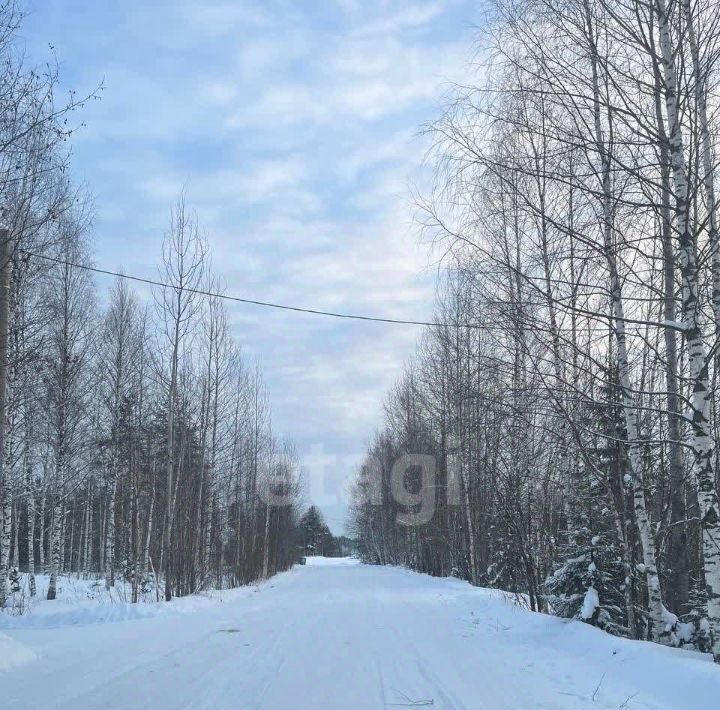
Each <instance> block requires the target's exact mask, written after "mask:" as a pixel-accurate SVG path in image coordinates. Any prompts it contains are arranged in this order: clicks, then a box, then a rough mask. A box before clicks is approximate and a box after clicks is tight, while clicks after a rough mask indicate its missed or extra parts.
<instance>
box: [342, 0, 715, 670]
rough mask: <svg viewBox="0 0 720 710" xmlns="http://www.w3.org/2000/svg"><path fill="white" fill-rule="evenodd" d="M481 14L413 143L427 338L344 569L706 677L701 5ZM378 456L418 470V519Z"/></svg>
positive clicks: (709, 241)
mask: <svg viewBox="0 0 720 710" xmlns="http://www.w3.org/2000/svg"><path fill="white" fill-rule="evenodd" d="M488 12H489V15H488V17H487V18H486V22H485V28H484V29H483V31H482V34H481V37H480V43H479V45H480V50H479V51H478V53H477V54H476V58H475V66H476V68H477V71H476V72H475V79H474V80H473V81H472V82H469V83H468V84H467V85H464V86H457V87H455V88H454V90H453V91H452V92H451V97H450V100H449V101H448V104H447V106H446V109H445V110H444V112H443V113H442V115H441V116H440V117H439V118H438V119H437V120H436V121H435V122H434V123H433V124H432V125H430V126H429V127H428V133H429V134H430V135H431V137H432V139H433V145H434V150H433V152H432V153H431V156H432V160H433V162H434V164H435V166H436V176H437V179H436V181H435V186H434V188H433V189H432V190H431V192H430V194H428V195H427V196H426V197H424V198H423V199H421V200H420V201H419V214H420V219H421V221H422V224H423V227H424V229H425V230H426V235H428V236H429V237H430V238H432V239H433V240H434V243H435V244H436V245H438V246H439V247H440V248H441V249H442V253H443V255H444V257H443V258H444V262H443V266H444V268H443V269H442V270H441V272H440V273H441V277H440V279H439V283H438V289H437V294H438V295H437V308H436V319H437V321H438V324H439V325H438V326H437V327H430V328H428V329H426V332H425V333H424V335H423V336H422V338H421V340H420V342H419V345H418V349H417V354H416V355H415V356H414V358H413V359H412V360H411V361H410V362H409V363H408V364H407V367H406V371H405V373H404V375H403V376H402V378H401V379H400V381H399V382H398V383H397V384H396V386H395V387H394V388H393V390H392V391H391V392H390V394H389V395H388V398H387V402H386V407H385V421H384V424H383V426H382V427H381V429H380V430H379V431H378V433H377V434H376V436H375V437H374V439H373V442H372V444H371V446H370V448H369V451H368V454H367V459H366V462H365V464H364V465H363V466H362V469H361V471H360V475H359V477H358V480H357V483H356V489H355V502H354V505H353V508H352V519H353V525H354V529H355V531H356V534H357V535H358V537H359V539H360V543H361V547H362V554H363V556H364V558H365V559H366V560H369V561H372V562H376V563H381V564H404V565H407V566H409V567H412V568H413V569H417V570H421V571H426V572H429V573H431V574H437V575H447V574H456V575H458V576H460V577H463V578H465V579H467V580H470V581H471V582H472V583H473V584H478V585H488V586H495V587H499V588H502V589H506V590H511V591H515V592H518V593H519V594H520V595H521V597H522V598H523V599H524V600H526V601H527V604H528V605H529V606H530V607H531V608H532V609H535V610H540V611H546V612H549V613H553V614H557V615H560V616H565V617H574V618H579V619H583V620H584V621H587V622H589V623H593V624H596V625H598V626H600V627H602V628H604V629H606V630H608V631H610V632H612V633H616V634H620V635H624V636H628V637H631V638H647V639H651V640H654V641H657V642H661V643H668V644H675V645H681V644H683V645H692V646H694V647H696V648H700V649H703V650H707V651H711V652H712V653H713V655H714V658H715V660H716V661H720V510H719V508H718V497H717V490H718V473H717V472H718V465H719V464H720V462H719V461H718V446H717V441H718V428H719V426H720V417H719V416H718V413H717V408H718V404H720V400H718V388H717V384H718V375H719V374H720V369H719V368H718V343H719V342H720V340H719V339H718V334H719V333H720V245H719V238H718V229H719V227H718V204H717V195H716V192H717V188H716V185H715V177H716V176H717V175H718V164H717V157H716V152H717V129H718V121H717V119H718V99H717V88H718V82H717V79H718V70H717V64H718V59H719V58H720V54H719V46H718V45H719V40H720V6H719V5H718V3H712V2H695V1H694V0H670V1H668V0H493V2H492V3H491V5H490V8H489V11H488ZM404 453H421V454H429V455H431V456H432V457H433V458H434V461H435V462H436V469H435V478H436V480H435V482H434V509H433V510H434V514H433V515H432V518H431V519H430V520H429V522H427V523H426V524H423V525H402V524H399V523H398V521H397V515H398V513H399V512H401V511H403V510H406V509H407V506H402V505H400V504H399V503H398V502H397V501H396V500H394V498H393V495H391V473H392V467H393V464H394V462H395V461H397V459H398V457H400V456H401V455H402V454H404ZM415 473H417V472H415ZM415 473H414V472H413V470H412V469H410V470H408V471H407V472H406V476H405V478H406V481H405V482H406V484H407V486H408V488H409V490H411V491H416V490H417V486H418V485H420V482H419V478H418V476H417V475H415ZM413 486H415V488H413ZM373 491H375V492H377V491H379V492H380V493H381V494H382V495H380V497H376V496H375V493H373ZM448 492H450V493H451V495H450V497H449V498H448ZM410 500H411V502H413V503H417V501H415V500H414V499H412V498H411V499H410ZM411 507H412V506H411ZM416 507H417V505H416Z"/></svg>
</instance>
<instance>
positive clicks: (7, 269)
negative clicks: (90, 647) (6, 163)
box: [0, 226, 12, 607]
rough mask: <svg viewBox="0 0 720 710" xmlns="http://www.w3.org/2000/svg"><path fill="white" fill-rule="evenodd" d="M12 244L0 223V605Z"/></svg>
mask: <svg viewBox="0 0 720 710" xmlns="http://www.w3.org/2000/svg"><path fill="white" fill-rule="evenodd" d="M11 269H12V244H11V237H10V230H9V229H8V228H7V227H5V226H0V515H2V523H0V607H3V606H5V602H6V600H7V597H8V591H9V589H8V583H9V579H8V572H9V563H10V559H9V558H10V513H11V507H10V493H9V491H8V486H7V480H6V479H7V471H6V470H5V434H6V431H5V429H6V425H7V369H8V368H7V351H8V341H9V335H8V331H9V326H10V277H11Z"/></svg>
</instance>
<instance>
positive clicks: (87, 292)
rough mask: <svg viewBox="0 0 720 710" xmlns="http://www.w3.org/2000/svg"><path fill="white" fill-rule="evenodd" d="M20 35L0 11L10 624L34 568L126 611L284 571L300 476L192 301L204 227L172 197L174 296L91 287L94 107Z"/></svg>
mask: <svg viewBox="0 0 720 710" xmlns="http://www.w3.org/2000/svg"><path fill="white" fill-rule="evenodd" d="M21 23H22V13H21V11H20V10H19V8H18V6H17V5H16V3H15V2H13V0H7V1H6V2H2V3H0V195H1V197H0V208H2V216H1V217H0V219H1V221H2V230H0V235H2V244H0V247H1V249H0V253H1V254H2V261H1V263H0V333H2V335H0V383H1V384H0V450H1V451H2V452H3V455H0V607H7V608H13V609H15V610H19V611H22V607H23V605H24V604H27V603H28V597H31V596H32V595H34V594H35V593H36V591H38V590H39V588H38V586H37V585H36V582H35V575H36V574H40V573H43V574H46V575H48V583H47V585H46V586H45V587H44V588H43V593H45V589H47V598H48V599H55V598H56V595H57V594H58V580H59V579H60V578H61V577H62V575H78V576H95V577H98V578H100V579H104V584H105V585H106V586H107V588H108V589H112V588H113V586H115V585H116V583H117V580H119V579H120V580H122V581H123V583H124V588H125V589H127V588H130V589H131V595H132V599H131V601H133V602H136V601H139V600H141V599H161V598H163V597H164V598H165V599H167V600H169V599H171V598H172V597H173V596H175V595H184V594H189V593H193V592H196V591H198V590H202V589H205V588H209V587H215V588H218V587H222V586H228V585H236V584H245V583H248V582H249V581H251V580H254V579H257V578H259V577H261V576H269V575H272V574H274V573H275V572H276V571H278V570H281V569H285V568H287V567H288V566H289V565H290V564H291V563H292V562H293V561H294V559H295V558H296V554H297V551H296V549H295V548H294V547H293V544H294V541H295V538H294V537H293V533H294V530H295V526H296V520H297V511H296V502H297V500H298V485H299V483H298V478H297V461H296V457H295V455H294V453H293V450H292V447H291V446H289V445H288V444H286V443H284V442H281V441H278V438H277V436H276V435H275V434H274V432H273V430H272V426H271V419H270V403H269V401H268V396H267V393H266V391H265V386H264V384H263V380H262V375H261V370H260V366H259V364H257V363H255V362H253V361H252V360H250V359H249V358H247V357H245V356H244V355H243V353H242V352H241V349H240V346H239V344H238V343H237V342H236V341H235V340H234V339H233V337H232V336H231V334H230V331H229V326H228V316H227V313H226V311H225V302H224V301H222V300H221V299H220V298H218V297H214V298H208V297H205V296H202V295H201V294H200V293H199V292H201V291H212V292H215V293H217V292H219V291H222V288H221V286H220V285H219V284H218V282H217V279H216V278H215V277H214V276H213V273H212V267H211V255H210V252H209V247H208V245H207V243H206V241H205V240H204V239H203V238H202V237H201V236H200V234H201V228H200V226H199V225H198V220H197V217H196V216H195V214H194V213H193V211H192V209H191V208H190V206H188V205H186V201H185V197H184V196H181V197H180V199H179V200H178V202H177V204H176V205H175V206H174V207H172V209H170V207H171V206H170V205H169V206H168V227H167V231H166V233H165V235H164V240H163V245H164V246H163V251H162V254H158V260H159V261H160V264H159V268H158V270H157V274H156V275H154V280H156V281H160V282H163V283H165V284H167V286H166V287H161V286H158V287H155V288H154V291H153V293H152V295H150V294H149V293H148V292H147V289H146V292H143V293H142V295H141V294H138V293H135V292H134V291H133V288H132V286H131V285H130V283H129V282H127V281H125V280H123V279H121V278H118V279H116V281H115V282H114V283H108V281H107V279H104V280H103V282H102V283H96V282H95V280H94V275H93V274H92V272H91V271H89V270H88V269H86V268H84V267H90V266H92V241H91V235H92V230H91V223H92V214H91V212H90V209H89V207H88V200H87V199H86V197H85V195H84V194H83V193H82V192H81V191H78V190H76V189H75V188H74V187H73V186H72V184H71V182H70V180H69V179H68V176H67V175H68V171H67V170H66V168H67V165H68V161H69V155H70V153H69V149H68V147H67V146H68V140H69V138H70V137H71V135H72V133H73V130H74V128H75V127H76V125H79V119H77V118H76V111H77V110H80V109H82V106H83V104H84V103H86V102H87V101H92V100H95V98H97V93H94V94H91V95H89V96H87V97H85V98H82V99H80V98H78V97H76V96H75V95H73V94H70V96H69V97H68V98H67V99H66V100H65V101H64V102H63V101H61V100H60V99H59V98H58V89H57V81H58V77H57V72H56V70H55V68H54V67H53V66H52V65H50V66H49V67H41V68H35V67H31V66H28V65H27V64H26V62H25V60H24V58H23V53H22V51H21V48H20V46H19V45H18V39H17V38H18V30H19V28H20V27H21ZM160 236H162V235H158V243H159V238H160ZM105 289H107V291H105ZM273 496H274V497H273ZM278 496H280V497H281V500H282V502H283V504H282V505H279V504H277V500H278ZM18 571H19V573H20V575H21V576H23V578H24V579H25V580H26V581H27V584H25V585H22V588H21V585H20V584H19V583H18ZM129 601H130V600H129Z"/></svg>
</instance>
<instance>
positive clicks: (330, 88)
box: [23, 0, 479, 530]
mask: <svg viewBox="0 0 720 710" xmlns="http://www.w3.org/2000/svg"><path fill="white" fill-rule="evenodd" d="M28 9H29V11H30V16H29V18H28V21H27V22H26V24H25V27H24V30H23V34H24V39H25V40H26V42H27V45H28V50H29V53H30V54H31V56H32V58H33V59H34V60H38V59H41V58H43V57H46V56H47V54H48V44H52V45H53V46H54V48H55V52H56V54H57V57H58V59H59V60H60V62H61V69H62V77H63V86H64V87H66V88H69V87H71V88H73V89H75V90H77V91H78V92H79V93H82V92H83V91H88V90H90V89H92V88H93V87H94V86H96V85H97V84H98V83H100V82H103V83H104V87H105V88H104V91H103V93H102V100H100V101H97V102H92V103H91V104H90V105H89V106H88V107H87V108H86V109H84V110H83V112H82V116H81V118H82V120H83V121H84V122H85V124H86V125H85V127H83V128H82V129H81V130H80V131H79V132H78V133H77V134H76V136H75V137H74V140H73V150H74V157H73V172H74V175H75V177H76V179H77V181H78V182H80V183H83V184H86V185H87V186H88V189H89V191H90V193H91V195H92V196H93V198H94V204H95V210H96V221H95V227H94V231H95V241H96V259H97V263H98V264H99V265H101V266H104V267H107V268H111V269H113V268H116V267H122V269H123V270H125V271H126V272H128V273H135V274H138V275H143V276H150V277H152V276H155V275H156V266H155V265H156V263H157V261H158V259H159V255H160V245H161V241H162V234H163V230H164V228H165V226H166V224H167V221H168V214H169V210H170V207H171V205H172V203H173V202H174V200H175V199H176V197H177V195H178V193H179V191H180V190H181V189H182V188H183V186H184V187H185V188H186V191H187V199H188V202H189V203H190V205H191V206H192V207H193V208H194V209H195V210H196V211H197V213H198V217H199V219H200V222H201V225H202V228H203V231H204V232H205V233H206V234H207V237H208V239H209V241H210V243H211V245H212V249H213V252H214V264H215V271H216V272H217V273H218V274H220V275H221V276H222V277H223V278H224V279H225V281H226V282H227V285H228V292H230V293H232V294H235V295H239V296H243V297H248V298H254V299H259V300H267V301H275V302H281V303H291V304H297V305H303V306H309V307H314V308H319V309H326V310H336V311H347V312H353V313H369V314H378V315H383V316H389V317H398V318H408V319H423V318H424V319H427V318H428V317H429V316H430V315H431V312H432V302H433V280H434V277H433V259H432V256H431V254H430V252H429V249H428V247H427V245H423V244H422V243H421V242H420V240H419V229H418V228H417V226H416V225H415V224H414V223H413V206H412V200H411V190H410V186H411V185H416V186H419V188H420V189H422V186H423V185H424V184H426V182H427V180H428V168H427V166H423V158H424V153H425V150H426V149H427V143H426V141H425V140H424V139H423V138H422V137H421V136H420V135H419V133H420V130H421V128H422V126H423V124H424V123H426V122H427V121H429V120H431V119H432V118H433V117H435V116H437V114H438V111H439V107H440V106H441V104H442V97H443V95H444V94H445V92H446V91H447V89H448V82H451V81H458V80H463V79H464V78H466V77H467V75H468V71H469V70H468V61H469V59H470V57H471V51H472V41H473V36H474V30H473V24H474V23H476V22H477V21H478V19H479V10H478V3H477V1H476V0H475V1H473V2H471V1H470V0H439V1H437V2H433V1H432V0H429V1H420V0H418V1H415V0H407V1H405V0H398V1H394V2H391V1H390V0H315V1H313V2H311V1H309V0H305V1H300V0H295V1H290V0H267V1H266V2H259V1H257V0H256V1H253V2H251V1H250V0H247V1H245V0H239V1H238V0H231V1H227V2H226V1H223V0H217V1H215V0H186V1H183V0H160V1H152V0H124V1H123V2H117V1H116V0H95V1H94V2H88V0H43V1H42V2H41V1H40V0H34V2H30V3H29V6H28ZM99 285H100V286H101V287H103V286H105V284H104V283H103V282H102V280H100V281H99ZM230 318H231V321H232V324H233V330H234V333H235V335H236V336H237V338H238V339H239V340H240V341H241V342H242V343H243V345H244V347H245V349H246V351H247V352H248V353H250V354H252V355H256V356H257V357H258V358H259V359H260V360H261V362H262V365H263V370H264V373H265V378H266V381H267V384H268V387H269V390H270V396H271V399H272V403H273V412H274V426H275V428H276V430H277V431H278V432H279V433H281V434H283V435H287V436H289V437H290V438H292V439H293V440H294V441H295V442H296V443H297V446H298V450H299V452H300V454H301V455H303V456H304V457H305V460H306V463H308V465H312V461H313V459H312V455H315V458H316V459H317V458H318V456H317V455H318V454H319V453H320V452H322V453H323V456H326V457H329V458H328V464H329V474H328V476H327V477H326V479H325V480H324V481H323V482H320V483H319V482H315V483H314V484H313V485H309V486H308V488H309V490H308V498H310V499H313V500H314V501H315V502H317V503H319V504H320V506H321V507H322V508H323V510H324V511H325V513H326V516H327V517H328V519H329V520H328V521H329V522H330V524H331V526H332V527H333V528H334V529H335V530H340V529H341V528H342V523H343V518H344V511H345V506H344V503H343V502H342V500H341V499H342V495H341V493H342V488H343V485H344V484H343V479H344V478H345V476H347V475H348V473H350V472H351V470H352V468H353V467H354V466H355V465H356V463H357V458H358V457H359V455H361V454H362V452H363V450H364V447H365V443H366V442H367V440H368V438H369V437H370V436H371V434H372V432H373V430H374V429H375V427H376V426H377V424H378V422H379V420H380V417H381V414H382V400H383V397H384V395H385V392H386V391H387V389H388V388H389V387H390V385H391V384H392V383H393V381H394V380H395V379H396V378H397V377H398V376H399V374H400V373H401V370H402V365H403V361H404V360H405V359H406V358H407V357H408V356H409V355H410V354H411V353H412V351H413V349H414V346H415V343H416V340H417V337H418V335H419V329H418V328H413V327H391V326H384V325H380V324H363V323H357V322H353V321H337V320H331V319H322V318H318V317H313V316H302V315H293V314H287V313H281V312H277V311H265V310H260V309H257V308H255V307H252V306H240V305H237V306H236V305H231V306H230ZM334 458H335V459H336V460H335V461H334V462H332V463H331V460H332V459H334Z"/></svg>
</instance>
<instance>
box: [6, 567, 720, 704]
mask: <svg viewBox="0 0 720 710" xmlns="http://www.w3.org/2000/svg"><path fill="white" fill-rule="evenodd" d="M314 562H315V564H311V565H308V566H306V567H296V568H295V569H293V570H291V571H290V572H288V573H285V574H282V575H279V576H278V577H275V578H274V579H272V580H270V581H269V582H266V583H264V584H263V585H261V586H260V587H251V588H245V589H243V590H233V591H230V592H226V593H223V594H222V596H221V597H220V599H221V600H212V601H210V602H202V603H200V602H198V603H197V604H196V605H194V606H193V604H192V603H189V602H187V601H186V600H181V601H180V603H178V605H177V613H174V610H173V611H167V609H166V610H165V611H160V610H158V611H157V612H148V613H152V615H151V616H148V617H147V618H138V619H131V620H124V621H117V622H113V623H102V624H99V623H97V621H93V618H94V617H93V615H92V614H90V615H89V616H88V617H87V618H84V617H82V616H80V617H73V616H72V615H69V616H68V615H66V617H62V616H61V617H59V619H57V620H55V622H53V619H54V617H53V616H47V617H45V618H44V621H42V620H41V621H39V622H38V621H37V620H36V621H35V622H32V620H31V619H29V618H28V619H27V620H26V619H25V618H23V619H22V620H21V621H20V622H18V624H19V625H18V624H16V626H17V627H16V628H7V627H6V628H1V627H0V656H2V655H3V649H5V655H6V657H7V658H10V659H12V658H13V657H14V658H15V659H16V662H15V665H12V664H11V666H10V667H9V668H8V667H3V665H1V664H0V688H2V698H3V704H4V706H5V707H8V708H18V709H21V708H50V707H62V708H73V709H74V710H79V709H82V708H133V710H137V708H146V707H147V708H150V707H152V708H239V709H245V708H247V709H250V708H259V709H262V710H275V709H277V710H296V709H300V708H309V709H312V710H345V709H352V710H355V709H359V710H364V709H366V708H367V709H368V710H372V709H374V708H401V707H413V706H415V707H430V706H431V707H432V708H433V710H450V709H457V708H469V709H472V710H481V709H482V708H491V709H492V710H499V709H501V708H522V709H527V708H572V709H573V710H575V709H577V708H619V707H623V708H628V710H633V709H637V708H696V707H697V708H699V707H705V708H710V707H720V669H718V668H717V667H715V666H713V664H712V663H710V662H709V660H708V659H707V658H705V657H700V656H699V655H698V654H693V653H689V652H683V651H677V650H673V649H667V648H661V647H657V646H653V645H650V644H646V643H642V642H632V641H625V640H621V639H618V638H614V637H612V636H608V635H606V634H603V633H602V632H600V631H597V630H596V629H593V628H590V627H588V626H585V625H583V624H581V623H578V622H564V621H561V620H559V619H556V618H552V617H548V616H542V615H539V614H532V613H530V612H527V611H524V610H522V609H519V608H518V607H516V606H514V605H513V604H512V603H510V602H508V601H506V600H504V599H503V598H501V597H500V596H499V595H498V594H497V593H495V592H491V591H488V590H482V589H476V588H472V587H471V586H469V585H468V584H466V583H464V582H459V581H455V580H447V579H445V580H441V579H433V578H430V577H427V576H424V575H419V574H414V573H412V572H408V571H405V570H401V569H396V568H387V567H369V566H365V565H360V564H355V563H354V562H353V561H349V560H344V561H343V560H341V561H335V562H333V563H330V561H324V560H315V561H314ZM150 606H153V605H150ZM169 606H170V607H172V606H173V604H171V605H169ZM63 618H65V619H66V621H65V623H68V622H69V621H70V620H73V621H74V622H75V623H73V624H72V625H65V626H62V625H61V626H57V625H56V626H55V628H47V626H48V625H49V624H50V623H56V624H61V623H63V622H62V619H63ZM38 623H40V626H41V627H40V628H38V627H37V626H38ZM31 624H32V626H29V625H31ZM43 624H44V627H43ZM13 654H14V655H13Z"/></svg>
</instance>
